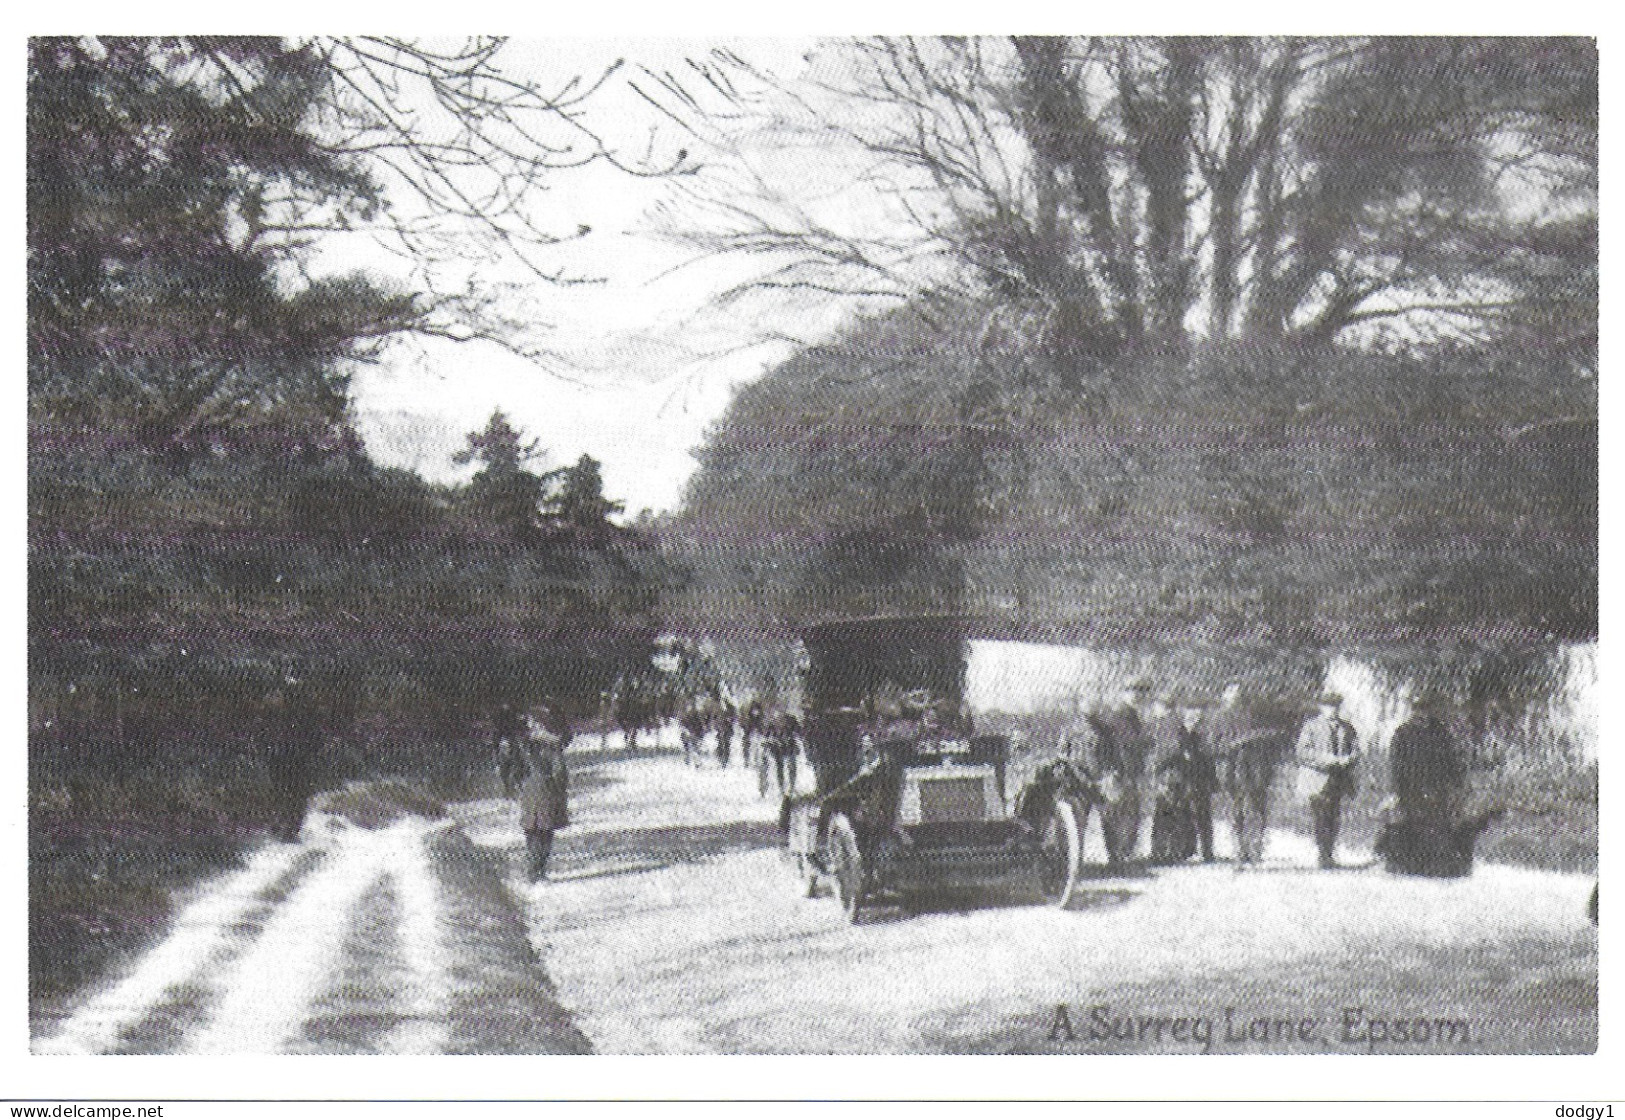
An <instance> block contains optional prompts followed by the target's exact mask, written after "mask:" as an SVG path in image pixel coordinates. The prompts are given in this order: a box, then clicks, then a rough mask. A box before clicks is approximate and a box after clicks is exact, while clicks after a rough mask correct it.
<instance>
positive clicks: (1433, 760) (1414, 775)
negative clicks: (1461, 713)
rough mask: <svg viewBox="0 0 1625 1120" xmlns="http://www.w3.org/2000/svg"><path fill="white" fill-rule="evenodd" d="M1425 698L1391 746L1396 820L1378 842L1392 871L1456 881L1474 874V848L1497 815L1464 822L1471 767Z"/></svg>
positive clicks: (1435, 703) (1433, 700)
mask: <svg viewBox="0 0 1625 1120" xmlns="http://www.w3.org/2000/svg"><path fill="white" fill-rule="evenodd" d="M1440 707H1441V704H1440V701H1439V699H1438V698H1437V697H1434V696H1430V695H1424V696H1423V697H1421V698H1419V699H1418V700H1417V701H1416V703H1415V706H1414V710H1413V713H1412V715H1411V717H1410V718H1409V719H1407V720H1406V721H1405V722H1404V723H1403V724H1401V725H1400V726H1399V728H1398V729H1397V730H1395V731H1394V737H1393V740H1392V742H1391V743H1390V744H1389V773H1390V777H1391V780H1392V783H1393V787H1392V788H1393V800H1392V803H1391V807H1392V814H1393V815H1392V817H1391V819H1389V820H1388V821H1387V822H1386V823H1385V824H1384V826H1383V829H1382V832H1381V834H1380V835H1379V836H1378V838H1377V852H1378V854H1379V855H1381V856H1382V857H1383V860H1384V861H1385V862H1386V863H1387V865H1388V869H1389V870H1390V871H1397V872H1399V873H1401V874H1405V875H1433V876H1441V877H1455V876H1460V875H1466V874H1468V873H1469V872H1470V871H1471V870H1472V863H1473V847H1474V845H1475V844H1476V842H1477V840H1478V835H1479V833H1480V832H1482V831H1483V830H1484V828H1485V826H1487V825H1488V824H1489V823H1490V821H1491V820H1492V819H1494V817H1495V815H1496V814H1495V813H1494V812H1487V813H1481V814H1479V815H1477V816H1474V817H1464V816H1463V814H1462V809H1463V802H1464V800H1465V793H1466V788H1467V766H1466V760H1465V759H1463V757H1462V755H1461V752H1460V751H1459V750H1458V749H1457V748H1456V744H1455V743H1454V742H1453V741H1452V739H1451V737H1450V729H1449V727H1448V726H1446V724H1445V721H1444V719H1443V718H1442V717H1441V714H1440Z"/></svg>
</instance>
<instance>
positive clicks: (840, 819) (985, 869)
mask: <svg viewBox="0 0 1625 1120" xmlns="http://www.w3.org/2000/svg"><path fill="white" fill-rule="evenodd" d="M802 642H803V645H804V647H805V650H806V659H805V661H804V690H803V715H804V727H805V738H806V750H807V754H808V757H809V760H810V761H811V763H812V766H813V771H814V773H815V775H816V779H817V792H815V793H813V794H811V795H806V796H797V797H789V798H786V800H785V804H784V806H783V813H782V815H781V824H782V826H783V829H784V837H785V846H786V851H787V852H788V854H789V855H790V857H791V859H792V861H793V863H794V864H795V866H796V868H797V871H798V873H799V874H800V875H801V876H802V878H803V881H804V883H805V886H806V889H807V892H808V894H809V895H810V896H812V895H818V894H820V893H822V892H823V890H824V889H825V888H826V887H828V888H831V889H832V893H833V894H834V895H835V897H836V898H837V899H838V900H839V901H840V904H841V906H842V908H843V909H844V910H845V912H846V914H847V916H848V917H849V918H850V919H852V920H853V921H856V920H857V918H858V915H859V912H860V911H861V910H862V909H863V908H864V907H865V906H867V905H870V904H871V903H874V902H877V901H880V900H890V901H893V902H896V903H899V904H901V905H904V906H908V905H910V903H911V901H912V900H914V899H917V898H919V897H920V896H923V895H928V894H932V893H938V892H941V891H944V890H950V889H953V890H957V889H962V888H969V887H982V886H991V885H995V884H997V885H1003V886H1010V885H1022V884H1025V885H1026V886H1028V887H1030V888H1031V889H1032V890H1033V891H1035V892H1036V893H1037V894H1039V895H1040V896H1041V897H1042V898H1043V899H1044V900H1046V901H1048V902H1050V903H1053V904H1055V905H1060V906H1064V905H1066V903H1067V902H1068V901H1070V899H1071V898H1072V895H1073V892H1074V890H1075V887H1076V883H1077V879H1078V873H1079V865H1080V859H1081V851H1082V836H1081V828H1082V825H1083V823H1084V821H1085V820H1087V817H1088V811H1089V808H1090V802H1091V801H1092V799H1093V798H1094V797H1095V796H1096V793H1097V791H1095V790H1094V789H1093V787H1092V785H1091V784H1090V782H1089V780H1088V778H1087V776H1086V775H1084V774H1082V773H1081V772H1079V771H1078V770H1076V769H1074V768H1072V767H1070V766H1069V765H1068V764H1067V763H1066V762H1065V761H1064V760H1058V761H1057V762H1056V763H1052V764H1050V765H1048V766H1045V767H1043V768H1041V769H1040V770H1039V772H1038V774H1037V775H1036V777H1035V778H1034V779H1033V780H1032V781H1031V782H1029V783H1028V784H1027V785H1026V786H1025V787H1024V788H1023V789H1022V790H1021V792H1020V795H1019V796H1017V797H1015V798H1011V797H1010V795H1009V790H1008V788H1007V781H1008V770H1009V764H1010V742H1009V740H1008V739H1007V738H1006V737H1005V736H1002V735H976V734H972V733H971V732H970V728H969V720H968V718H967V717H965V716H964V715H963V714H962V713H963V701H964V685H965V662H966V658H965V641H964V637H963V626H962V623H961V622H960V620H958V619H951V618H921V617H909V618H863V619H846V620H841V621H838V622H830V623H824V624H821V625H818V626H814V627H810V628H809V629H807V630H805V631H804V632H803V634H802Z"/></svg>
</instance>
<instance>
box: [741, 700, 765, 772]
mask: <svg viewBox="0 0 1625 1120" xmlns="http://www.w3.org/2000/svg"><path fill="white" fill-rule="evenodd" d="M740 731H741V734H742V735H743V736H744V738H743V740H742V741H741V742H740V744H739V752H740V754H741V755H742V756H743V762H744V764H745V765H746V766H755V765H756V764H757V762H758V761H759V760H758V757H757V756H758V755H759V754H760V753H761V749H762V748H761V743H760V742H759V739H760V737H761V734H762V702H761V701H760V700H758V699H756V698H755V697H752V698H751V701H750V703H749V704H748V705H746V707H745V718H744V724H743V726H742V727H741V729H740Z"/></svg>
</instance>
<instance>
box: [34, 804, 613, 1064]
mask: <svg viewBox="0 0 1625 1120" xmlns="http://www.w3.org/2000/svg"><path fill="white" fill-rule="evenodd" d="M34 1033H35V1039H34V1043H33V1048H34V1050H35V1052H36V1053H53V1054H118V1053H144V1054H159V1053H192V1054H376V1053H389V1054H432V1053H477V1054H508V1053H526V1054H536V1053H543V1054H545V1053H582V1052H585V1051H586V1050H588V1049H589V1046H588V1043H587V1040H586V1039H585V1038H584V1037H583V1036H582V1035H581V1033H580V1032H579V1031H578V1030H576V1029H575V1027H574V1025H573V1024H572V1023H571V1022H570V1019H569V1016H568V1015H567V1014H565V1013H564V1011H563V1010H562V1008H560V1007H559V1005H558V1003H557V1001H556V1000H555V999H554V998H553V996H552V991H551V987H550V986H549V985H548V983H547V979H546V977H545V976H544V975H543V974H542V972H541V970H540V968H539V967H538V966H537V962H536V959H535V955H534V953H533V952H532V951H531V949H530V947H529V945H528V944H527V942H526V939H525V932H524V928H523V923H522V921H521V919H520V916H519V913H518V910H517V909H516V907H515V905H514V899H513V897H512V896H511V895H510V894H509V893H508V892H507V891H506V889H505V888H504V887H503V885H502V882H501V879H500V876H499V873H498V871H497V869H496V868H495V867H494V865H493V861H492V860H491V858H490V856H489V854H488V853H484V852H481V851H480V850H478V849H476V848H475V847H474V846H473V845H472V844H470V843H469V841H468V840H467V838H466V837H464V836H463V835H462V834H461V833H460V832H458V831H457V830H456V829H455V827H454V825H453V822H451V821H450V820H441V821H438V822H437V821H431V820H427V819H425V818H423V817H416V816H405V817H403V818H401V819H400V820H399V821H397V822H396V823H394V824H391V825H389V826H388V827H382V828H376V829H369V828H360V827H356V826H355V825H353V824H350V823H349V822H347V821H345V820H343V819H341V818H338V817H334V816H329V815H328V814H325V813H320V812H315V813H312V814H311V815H310V817H309V818H307V821H306V826H305V829H304V833H303V836H302V838H301V841H300V843H298V844H275V845H270V846H267V847H266V848H263V849H261V850H260V851H258V852H256V853H255V854H254V855H253V856H251V857H250V859H249V861H248V863H247V865H246V866H245V868H244V869H243V870H241V871H239V872H236V873H234V874H231V875H227V876H224V877H222V878H220V879H217V880H215V881H213V882H210V883H205V884H203V885H201V886H200V887H199V888H198V890H197V892H196V895H195V897H194V898H193V900H192V901H191V902H190V903H189V904H188V905H186V906H184V907H183V908H182V909H181V911H180V913H179V915H178V917H177V919H176V921H175V922H174V924H173V925H172V927H171V929H170V931H169V933H168V935H167V936H166V937H165V938H164V939H163V940H162V941H160V942H159V943H158V944H157V945H156V946H154V947H153V949H152V950H150V951H149V952H148V953H147V954H145V955H144V956H143V957H142V958H141V959H140V960H139V961H137V962H136V963H135V965H134V967H133V968H132V969H131V970H130V972H129V973H128V974H127V975H125V976H122V977H118V978H115V979H114V980H112V981H111V982H110V983H109V984H108V985H107V986H106V987H105V988H104V989H103V990H101V991H99V992H96V993H91V994H89V995H88V996H87V997H86V998H84V999H83V1000H81V1001H80V1002H79V1003H78V1004H77V1006H75V1007H73V1008H71V1009H69V1011H68V1012H67V1013H65V1014H64V1015H63V1016H62V1017H61V1019H60V1020H58V1021H54V1022H36V1023H35V1024H34Z"/></svg>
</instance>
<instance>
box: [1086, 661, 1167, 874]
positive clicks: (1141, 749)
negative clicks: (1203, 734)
mask: <svg viewBox="0 0 1625 1120" xmlns="http://www.w3.org/2000/svg"><path fill="white" fill-rule="evenodd" d="M1150 692H1151V685H1150V682H1148V681H1145V680H1135V681H1132V682H1130V683H1129V685H1128V686H1127V687H1126V688H1124V689H1123V691H1122V693H1121V694H1120V695H1119V697H1118V701H1117V703H1116V704H1115V705H1113V706H1112V707H1110V708H1107V709H1105V710H1104V711H1099V712H1096V713H1094V714H1092V715H1090V716H1089V718H1088V723H1089V726H1090V728H1091V729H1092V730H1093V732H1094V735H1093V737H1092V738H1091V739H1090V740H1089V741H1088V743H1087V746H1086V749H1085V751H1084V755H1083V757H1084V759H1085V765H1086V767H1087V769H1088V770H1089V772H1090V774H1091V775H1092V776H1093V777H1094V778H1095V780H1096V781H1097V782H1099V783H1100V791H1101V796H1102V797H1103V798H1104V800H1105V805H1104V806H1103V807H1102V811H1101V823H1102V825H1103V826H1104V828H1103V831H1104V832H1105V835H1106V855H1107V861H1108V862H1110V863H1111V864H1113V865H1118V864H1123V863H1126V862H1128V861H1129V860H1131V859H1133V858H1134V854H1135V851H1136V850H1137V849H1138V847H1139V841H1140V799H1141V787H1142V786H1143V784H1144V782H1145V773H1146V764H1147V762H1148V760H1149V758H1150V754H1151V737H1150V735H1149V734H1148V733H1147V731H1146V727H1145V722H1144V718H1143V716H1142V714H1141V713H1142V712H1143V711H1144V710H1145V705H1146V700H1147V697H1148V696H1149V695H1150Z"/></svg>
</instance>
